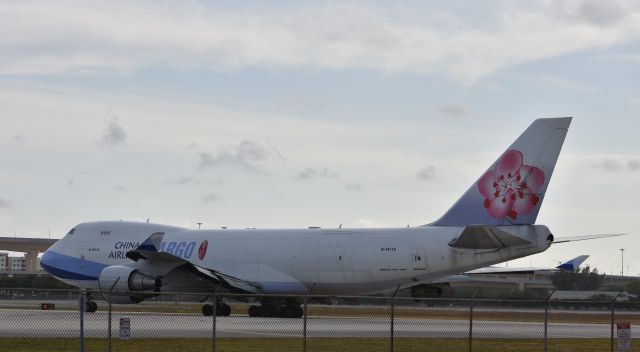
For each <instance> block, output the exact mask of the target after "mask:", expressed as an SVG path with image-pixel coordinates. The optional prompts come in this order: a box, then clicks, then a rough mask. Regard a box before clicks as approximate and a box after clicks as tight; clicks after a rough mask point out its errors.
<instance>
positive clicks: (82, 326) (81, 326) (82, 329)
mask: <svg viewBox="0 0 640 352" xmlns="http://www.w3.org/2000/svg"><path fill="white" fill-rule="evenodd" d="M84 299H85V290H84V289H82V288H81V289H80V352H84V304H85V302H84Z"/></svg>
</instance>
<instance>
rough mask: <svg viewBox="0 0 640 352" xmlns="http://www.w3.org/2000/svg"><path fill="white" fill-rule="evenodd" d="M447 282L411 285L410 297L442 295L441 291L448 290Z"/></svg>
mask: <svg viewBox="0 0 640 352" xmlns="http://www.w3.org/2000/svg"><path fill="white" fill-rule="evenodd" d="M450 289H451V288H450V287H449V285H448V284H432V285H428V284H421V285H416V286H412V287H411V297H413V298H435V297H442V293H443V291H449V290H450Z"/></svg>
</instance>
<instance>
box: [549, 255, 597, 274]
mask: <svg viewBox="0 0 640 352" xmlns="http://www.w3.org/2000/svg"><path fill="white" fill-rule="evenodd" d="M587 258H589V256H588V255H580V256H577V257H575V258H573V259H571V260H569V261H568V262H564V263H562V264H560V265H558V266H556V269H560V270H571V271H575V270H577V269H578V267H580V264H582V263H583V262H584V261H585V260H587Z"/></svg>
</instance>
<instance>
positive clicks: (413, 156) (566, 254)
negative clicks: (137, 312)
mask: <svg viewBox="0 0 640 352" xmlns="http://www.w3.org/2000/svg"><path fill="white" fill-rule="evenodd" d="M639 82H640V3H638V2H637V1H616V2H610V1H592V0H589V1H527V2H524V1H482V2H479V1H456V2H450V1H403V2H388V1H308V2H298V1H255V2H254V1H243V2H236V1H202V2H201V1H171V0H165V1H109V2H104V1H47V2H41V1H6V2H1V3H0V122H1V123H0V126H1V128H0V161H1V163H2V168H1V169H0V170H1V172H0V175H1V178H0V181H1V182H0V236H22V237H48V236H49V235H50V236H51V237H52V238H60V237H61V236H63V235H64V234H65V233H66V232H67V231H68V230H69V229H70V228H72V227H73V226H74V225H75V224H78V223H81V222H85V221H94V220H134V221H146V220H147V219H149V220H150V221H151V222H156V223H166V224H172V225H178V226H185V227H189V228H197V226H198V225H197V223H198V222H202V223H203V225H202V227H203V228H220V227H222V226H227V227H230V228H247V227H256V228H299V227H308V226H322V227H337V226H339V225H340V224H342V225H343V227H404V226H407V225H410V226H419V225H423V224H428V223H430V222H433V221H435V220H436V219H438V218H439V217H440V216H441V215H442V214H443V213H444V212H445V211H446V210H447V209H448V208H449V207H450V206H451V205H452V204H453V203H454V202H455V201H456V200H457V199H458V197H460V196H461V195H462V194H463V193H464V191H465V190H466V189H467V188H469V187H470V185H472V184H473V183H474V182H475V180H476V179H478V178H479V177H480V176H481V174H482V173H483V172H484V170H485V169H486V168H487V167H488V166H489V165H490V164H491V163H492V162H493V161H494V160H495V159H496V158H497V157H498V156H499V155H500V154H501V153H502V152H503V151H504V150H505V148H506V147H508V146H509V145H510V144H511V142H513V140H515V138H516V137H517V136H518V135H519V134H520V133H521V132H522V131H523V130H524V129H525V128H526V127H527V126H528V125H529V124H530V123H531V122H532V121H533V120H534V119H536V118H540V117H557V116H573V117H574V119H573V122H572V125H571V128H570V130H569V133H568V136H567V138H566V141H565V145H564V147H563V150H562V153H561V155H560V158H559V160H558V164H557V166H556V169H555V172H554V175H553V178H552V180H551V182H550V185H549V188H548V191H547V194H546V196H545V201H544V204H543V205H542V207H541V211H540V213H539V216H538V221H537V223H539V224H545V225H547V226H548V227H549V228H550V229H551V231H552V232H553V233H554V234H555V236H556V237H566V236H581V235H593V234H603V233H628V234H629V235H628V236H626V237H618V238H611V239H604V240H593V241H587V242H575V243H568V244H558V245H554V246H552V248H550V249H549V250H547V251H546V252H544V253H542V254H538V255H535V256H531V257H527V258H523V259H519V260H515V261H512V262H510V263H509V265H510V266H531V265H533V266H545V267H548V266H555V265H557V261H559V260H568V259H571V258H572V257H575V256H578V255H581V254H588V255H590V256H591V257H590V258H589V259H588V260H587V262H586V263H585V264H587V265H590V266H591V267H595V268H597V269H598V270H599V271H600V272H606V273H620V270H621V267H622V266H623V264H622V260H621V259H622V258H621V251H620V248H625V251H624V256H625V258H624V270H625V274H626V273H628V274H631V275H640V252H639V251H640V248H639V244H640V237H638V236H640V234H639V231H638V227H639V225H640V220H639V217H638V214H639V211H640V202H639V201H638V200H639V198H640V139H639V138H638V137H637V136H638V132H640V118H639V117H640V84H639Z"/></svg>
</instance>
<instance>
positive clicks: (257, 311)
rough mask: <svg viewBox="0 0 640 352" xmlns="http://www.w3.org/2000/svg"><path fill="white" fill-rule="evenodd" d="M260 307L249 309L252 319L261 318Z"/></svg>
mask: <svg viewBox="0 0 640 352" xmlns="http://www.w3.org/2000/svg"><path fill="white" fill-rule="evenodd" d="M260 310H261V309H260V307H259V306H251V307H249V316H250V317H259V316H260V315H261V314H260V313H261V312H260Z"/></svg>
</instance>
